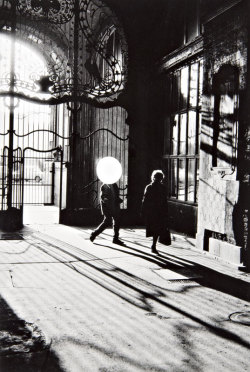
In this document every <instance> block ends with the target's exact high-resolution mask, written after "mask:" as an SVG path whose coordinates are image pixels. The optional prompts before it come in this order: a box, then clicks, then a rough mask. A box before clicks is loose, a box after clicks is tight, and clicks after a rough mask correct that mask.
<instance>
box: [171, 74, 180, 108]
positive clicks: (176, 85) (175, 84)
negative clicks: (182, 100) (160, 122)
mask: <svg viewBox="0 0 250 372" xmlns="http://www.w3.org/2000/svg"><path fill="white" fill-rule="evenodd" d="M180 76H181V73H180V71H176V72H175V73H174V74H173V75H172V100H171V102H172V104H171V110H172V112H176V111H177V110H178V106H179V97H180Z"/></svg>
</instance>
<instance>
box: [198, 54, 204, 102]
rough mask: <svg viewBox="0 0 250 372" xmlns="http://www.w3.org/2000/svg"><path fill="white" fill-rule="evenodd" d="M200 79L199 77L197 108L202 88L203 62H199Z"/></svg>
mask: <svg viewBox="0 0 250 372" xmlns="http://www.w3.org/2000/svg"><path fill="white" fill-rule="evenodd" d="M199 73H200V77H199V102H198V106H201V99H202V87H203V62H202V61H200V72H199Z"/></svg>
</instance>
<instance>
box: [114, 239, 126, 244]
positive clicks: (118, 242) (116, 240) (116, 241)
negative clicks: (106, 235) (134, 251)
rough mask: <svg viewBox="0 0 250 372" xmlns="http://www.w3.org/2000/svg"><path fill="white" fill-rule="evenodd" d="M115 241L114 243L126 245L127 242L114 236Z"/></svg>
mask: <svg viewBox="0 0 250 372" xmlns="http://www.w3.org/2000/svg"><path fill="white" fill-rule="evenodd" d="M113 243H114V244H118V245H123V246H126V244H125V243H123V242H122V241H121V240H120V239H118V238H114V239H113Z"/></svg>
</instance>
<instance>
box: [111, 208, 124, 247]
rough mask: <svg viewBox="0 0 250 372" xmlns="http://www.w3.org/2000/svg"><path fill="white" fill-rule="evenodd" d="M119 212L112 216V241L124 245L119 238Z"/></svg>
mask: <svg viewBox="0 0 250 372" xmlns="http://www.w3.org/2000/svg"><path fill="white" fill-rule="evenodd" d="M120 221H121V218H120V213H117V214H115V215H114V216H113V229H114V238H113V243H115V244H119V245H125V244H124V243H123V242H122V241H121V240H120V239H119V231H120Z"/></svg>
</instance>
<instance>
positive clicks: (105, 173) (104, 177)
mask: <svg viewBox="0 0 250 372" xmlns="http://www.w3.org/2000/svg"><path fill="white" fill-rule="evenodd" d="M96 173H97V177H98V178H99V180H100V181H102V182H103V183H107V184H112V183H115V182H117V181H118V180H119V179H120V178H121V175H122V166H121V164H120V162H119V161H118V160H117V159H115V158H113V157H112V156H106V157H105V158H102V159H101V160H99V162H98V163H97V166H96Z"/></svg>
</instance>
